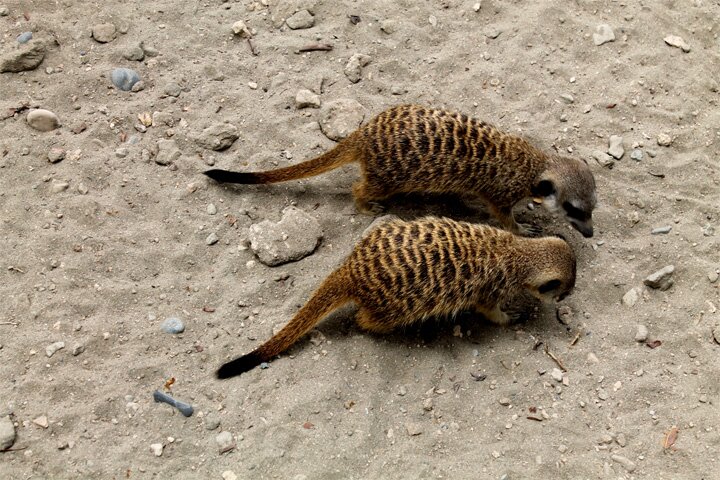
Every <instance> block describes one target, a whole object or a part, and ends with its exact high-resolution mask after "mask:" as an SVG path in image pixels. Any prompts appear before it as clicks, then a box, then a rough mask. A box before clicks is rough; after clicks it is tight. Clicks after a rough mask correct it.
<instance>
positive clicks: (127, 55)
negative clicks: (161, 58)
mask: <svg viewBox="0 0 720 480" xmlns="http://www.w3.org/2000/svg"><path fill="white" fill-rule="evenodd" d="M122 56H123V58H124V59H125V60H134V61H136V62H140V61H142V60H143V59H144V58H145V51H144V50H143V49H142V47H141V46H140V45H135V46H132V47H128V48H126V49H125V50H123V52H122Z"/></svg>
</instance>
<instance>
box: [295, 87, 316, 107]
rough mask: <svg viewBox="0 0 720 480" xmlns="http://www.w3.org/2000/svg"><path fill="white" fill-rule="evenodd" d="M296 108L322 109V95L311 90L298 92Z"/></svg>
mask: <svg viewBox="0 0 720 480" xmlns="http://www.w3.org/2000/svg"><path fill="white" fill-rule="evenodd" d="M295 107H296V108H320V95H318V94H316V93H314V92H312V91H310V90H305V89H303V90H298V92H297V94H295Z"/></svg>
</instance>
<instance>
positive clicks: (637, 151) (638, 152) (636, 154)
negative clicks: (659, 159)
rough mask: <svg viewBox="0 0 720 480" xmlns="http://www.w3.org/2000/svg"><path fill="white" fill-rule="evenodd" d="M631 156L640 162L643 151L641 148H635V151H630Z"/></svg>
mask: <svg viewBox="0 0 720 480" xmlns="http://www.w3.org/2000/svg"><path fill="white" fill-rule="evenodd" d="M630 158H632V159H633V160H635V161H638V162H639V161H640V160H642V159H643V151H642V150H640V149H639V148H634V149H633V151H632V152H630Z"/></svg>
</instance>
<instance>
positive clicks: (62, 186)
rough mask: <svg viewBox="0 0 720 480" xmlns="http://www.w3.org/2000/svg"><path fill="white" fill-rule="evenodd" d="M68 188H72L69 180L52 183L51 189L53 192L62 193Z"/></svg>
mask: <svg viewBox="0 0 720 480" xmlns="http://www.w3.org/2000/svg"><path fill="white" fill-rule="evenodd" d="M68 188H70V184H69V183H68V182H55V183H53V184H52V187H50V191H52V193H62V192H64V191H65V190H67V189H68Z"/></svg>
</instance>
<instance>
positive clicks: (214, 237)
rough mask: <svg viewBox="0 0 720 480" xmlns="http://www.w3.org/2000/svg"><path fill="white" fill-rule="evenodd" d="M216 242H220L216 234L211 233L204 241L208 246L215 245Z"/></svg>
mask: <svg viewBox="0 0 720 480" xmlns="http://www.w3.org/2000/svg"><path fill="white" fill-rule="evenodd" d="M218 240H220V239H219V238H218V236H217V233H215V232H212V233H211V234H210V235H208V236H207V238H206V239H205V243H206V244H208V245H215V244H216V243H217V242H218Z"/></svg>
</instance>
